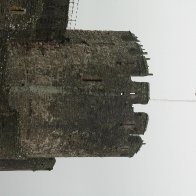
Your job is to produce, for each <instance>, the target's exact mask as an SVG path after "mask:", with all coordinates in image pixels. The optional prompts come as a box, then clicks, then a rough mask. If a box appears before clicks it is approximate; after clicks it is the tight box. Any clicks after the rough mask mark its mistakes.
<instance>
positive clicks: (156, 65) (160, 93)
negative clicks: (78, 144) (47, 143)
mask: <svg viewBox="0 0 196 196" xmlns="http://www.w3.org/2000/svg"><path fill="white" fill-rule="evenodd" d="M195 21H196V1H195V0H148V1H147V0H80V5H79V13H78V22H77V28H80V29H102V30H130V31H131V32H133V33H134V34H136V36H138V38H139V39H140V40H141V43H142V45H144V48H145V49H146V51H147V52H148V53H149V55H148V56H149V57H150V58H151V60H150V61H149V66H150V72H152V73H153V74H154V76H153V77H147V78H141V79H138V78H137V80H140V81H149V82H150V83H151V97H152V98H169V99H189V100H192V99H196V97H195V95H194V94H195V92H196V77H195V75H196V67H195V66H196V57H195V56H196V55H195V45H196V22H195ZM135 110H136V111H146V112H147V113H148V114H149V116H150V122H149V125H148V130H147V132H146V134H145V136H144V137H143V138H144V140H145V142H146V143H147V144H146V145H145V146H144V147H143V148H142V149H141V151H140V152H139V153H138V154H137V155H136V156H135V157H134V158H131V159H129V158H104V159H103V158H96V159H95V158H85V159H81V158H80V159H70V158H66V159H59V160H57V164H56V166H55V168H54V171H52V172H36V173H33V172H1V173H0V196H12V195H15V196H27V195H28V196H40V195H42V196H45V195H47V196H65V195H66V196H119V195H120V196H130V195H132V196H175V195H176V196H185V195H187V196H195V195H196V186H195V183H196V156H195V155H196V142H195V138H196V124H195V116H196V103H183V102H182V103H180V102H177V103H175V102H155V101H150V103H149V104H148V105H146V106H140V105H139V106H136V107H135Z"/></svg>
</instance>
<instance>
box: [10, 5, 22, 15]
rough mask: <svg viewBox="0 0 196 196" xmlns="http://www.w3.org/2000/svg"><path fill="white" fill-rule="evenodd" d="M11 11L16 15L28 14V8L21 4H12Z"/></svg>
mask: <svg viewBox="0 0 196 196" xmlns="http://www.w3.org/2000/svg"><path fill="white" fill-rule="evenodd" d="M10 13H11V14H14V15H23V14H26V9H25V8H22V7H20V6H12V7H10Z"/></svg>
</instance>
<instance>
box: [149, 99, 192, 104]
mask: <svg viewBox="0 0 196 196" xmlns="http://www.w3.org/2000/svg"><path fill="white" fill-rule="evenodd" d="M150 101H160V102H185V103H194V102H195V103H196V100H194V99H150Z"/></svg>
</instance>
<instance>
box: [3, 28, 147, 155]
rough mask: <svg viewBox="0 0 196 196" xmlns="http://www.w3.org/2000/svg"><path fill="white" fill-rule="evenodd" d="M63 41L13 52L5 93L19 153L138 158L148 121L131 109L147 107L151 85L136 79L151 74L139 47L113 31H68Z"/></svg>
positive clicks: (19, 46)
mask: <svg viewBox="0 0 196 196" xmlns="http://www.w3.org/2000/svg"><path fill="white" fill-rule="evenodd" d="M65 40H66V42H65V43H57V42H54V41H51V42H41V41H32V42H28V43H24V42H18V41H17V42H16V41H12V42H10V43H9V45H8V57H7V67H6V86H9V96H8V97H9V98H8V100H9V106H10V107H11V108H12V109H13V110H16V111H17V113H18V115H19V130H20V145H21V149H22V153H23V154H24V155H25V156H27V157H61V156H133V155H134V154H135V153H136V152H137V151H138V150H139V148H140V147H141V145H142V143H143V142H142V140H141V138H140V137H139V134H143V133H144V132H145V130H146V126H147V121H148V117H147V114H144V113H136V114H135V113H134V112H133V108H132V104H135V103H142V104H146V103H148V100H149V85H148V83H136V82H132V80H131V76H132V75H138V76H145V75H148V66H147V62H146V59H145V57H144V56H143V51H142V48H141V46H140V45H139V44H138V40H137V39H136V37H135V36H134V35H133V34H132V33H130V32H112V31H107V32H105V31H67V32H66V34H65ZM130 134H133V135H130ZM136 134H137V135H138V136H137V135H136Z"/></svg>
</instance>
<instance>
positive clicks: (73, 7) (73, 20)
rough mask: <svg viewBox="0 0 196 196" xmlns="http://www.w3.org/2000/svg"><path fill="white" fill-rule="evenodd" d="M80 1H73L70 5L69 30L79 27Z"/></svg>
mask: <svg viewBox="0 0 196 196" xmlns="http://www.w3.org/2000/svg"><path fill="white" fill-rule="evenodd" d="M79 2H80V0H71V1H70V3H69V13H68V26H67V29H75V28H76V25H77V18H78V9H79Z"/></svg>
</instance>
